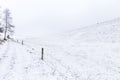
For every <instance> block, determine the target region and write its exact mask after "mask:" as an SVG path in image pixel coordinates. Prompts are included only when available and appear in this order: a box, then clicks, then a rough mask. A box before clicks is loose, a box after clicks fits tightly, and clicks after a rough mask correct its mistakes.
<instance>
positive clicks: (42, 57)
mask: <svg viewBox="0 0 120 80" xmlns="http://www.w3.org/2000/svg"><path fill="white" fill-rule="evenodd" d="M17 42H19V41H18V40H17ZM21 44H22V45H24V41H23V40H22V42H21ZM41 60H44V48H41Z"/></svg>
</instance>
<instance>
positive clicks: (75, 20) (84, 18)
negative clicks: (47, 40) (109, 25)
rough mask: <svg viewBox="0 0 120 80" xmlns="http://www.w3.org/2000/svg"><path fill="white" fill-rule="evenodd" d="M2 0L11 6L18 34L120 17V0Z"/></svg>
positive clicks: (56, 30)
mask: <svg viewBox="0 0 120 80" xmlns="http://www.w3.org/2000/svg"><path fill="white" fill-rule="evenodd" d="M0 1H1V2H0V4H1V5H2V7H4V8H5V7H9V9H10V10H11V12H12V16H13V24H15V26H16V34H21V35H24V34H25V35H31V34H36V35H38V34H39V35H44V34H50V33H56V32H63V31H67V30H71V29H75V28H78V27H82V26H87V25H91V24H95V23H97V22H102V21H106V20H111V19H114V18H117V17H120V0H0ZM21 32H22V33H21Z"/></svg>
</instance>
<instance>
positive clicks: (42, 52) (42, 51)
mask: <svg viewBox="0 0 120 80" xmlns="http://www.w3.org/2000/svg"><path fill="white" fill-rule="evenodd" d="M43 55H44V48H42V53H41V60H43Z"/></svg>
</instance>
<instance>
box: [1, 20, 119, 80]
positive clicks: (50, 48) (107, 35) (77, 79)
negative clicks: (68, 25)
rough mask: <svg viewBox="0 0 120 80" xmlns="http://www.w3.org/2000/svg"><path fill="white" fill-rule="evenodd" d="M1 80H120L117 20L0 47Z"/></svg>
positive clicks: (10, 42)
mask: <svg viewBox="0 0 120 80" xmlns="http://www.w3.org/2000/svg"><path fill="white" fill-rule="evenodd" d="M19 42H21V41H20V40H19ZM41 48H44V60H43V61H42V60H41ZM0 80H120V19H115V20H112V21H108V22H103V23H99V24H96V25H92V26H88V27H85V28H82V29H77V30H73V31H70V32H67V33H65V34H63V35H61V36H55V37H52V38H46V39H41V38H39V37H38V38H34V37H33V38H26V39H24V45H21V44H20V43H17V42H14V41H11V40H10V41H8V42H6V43H5V44H2V45H0Z"/></svg>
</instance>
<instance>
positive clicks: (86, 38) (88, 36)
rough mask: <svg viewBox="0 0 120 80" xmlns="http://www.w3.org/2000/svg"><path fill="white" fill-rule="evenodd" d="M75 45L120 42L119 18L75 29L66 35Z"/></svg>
mask: <svg viewBox="0 0 120 80" xmlns="http://www.w3.org/2000/svg"><path fill="white" fill-rule="evenodd" d="M66 37H68V39H70V40H71V41H72V40H73V41H74V42H75V43H76V44H78V43H81V42H90V43H91V42H93V43H95V42H99V43H101V42H105V43H109V42H112V43H114V42H120V18H117V19H114V20H110V21H105V22H101V23H97V24H94V25H91V26H87V27H83V28H80V29H76V30H73V31H71V32H70V33H67V34H66Z"/></svg>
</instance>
